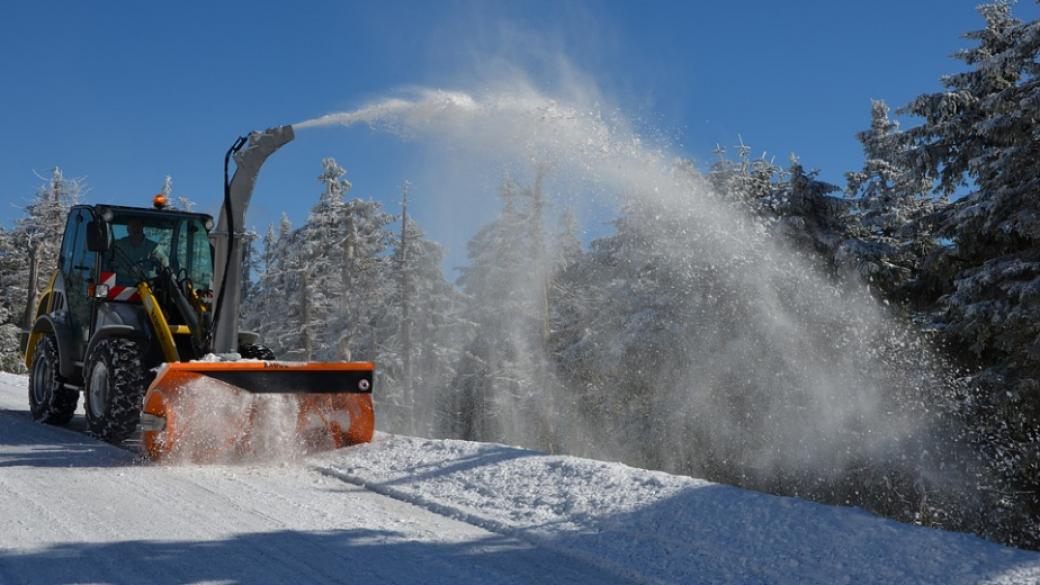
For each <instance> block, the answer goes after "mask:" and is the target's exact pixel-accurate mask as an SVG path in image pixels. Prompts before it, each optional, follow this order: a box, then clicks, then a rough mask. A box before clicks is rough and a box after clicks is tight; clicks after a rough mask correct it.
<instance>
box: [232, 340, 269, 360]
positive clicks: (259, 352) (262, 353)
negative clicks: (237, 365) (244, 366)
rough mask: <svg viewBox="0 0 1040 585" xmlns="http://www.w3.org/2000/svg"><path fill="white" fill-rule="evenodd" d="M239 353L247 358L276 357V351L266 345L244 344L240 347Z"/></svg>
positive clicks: (265, 358)
mask: <svg viewBox="0 0 1040 585" xmlns="http://www.w3.org/2000/svg"><path fill="white" fill-rule="evenodd" d="M238 355H240V356H242V358H243V359H247V360H264V361H271V360H273V359H274V352H273V351H271V348H269V347H267V346H266V345H253V344H250V345H243V346H241V347H239V348H238Z"/></svg>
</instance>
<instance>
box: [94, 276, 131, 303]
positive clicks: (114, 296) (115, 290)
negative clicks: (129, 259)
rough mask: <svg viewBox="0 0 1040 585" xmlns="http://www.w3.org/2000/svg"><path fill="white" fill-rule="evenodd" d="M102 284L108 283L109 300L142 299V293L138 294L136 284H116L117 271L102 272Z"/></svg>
mask: <svg viewBox="0 0 1040 585" xmlns="http://www.w3.org/2000/svg"><path fill="white" fill-rule="evenodd" d="M101 284H106V285H108V297H107V298H108V300H110V301H140V300H141V295H139V294H137V287H136V286H122V285H118V284H116V273H115V272H102V273H101Z"/></svg>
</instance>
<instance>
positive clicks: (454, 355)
mask: <svg viewBox="0 0 1040 585" xmlns="http://www.w3.org/2000/svg"><path fill="white" fill-rule="evenodd" d="M407 194H408V191H407V190H405V193H404V195H405V197H403V198H402V213H401V222H402V225H401V229H400V232H399V233H400V236H398V238H397V239H396V240H395V241H394V252H393V255H392V264H391V265H390V266H392V268H393V271H394V278H393V283H394V284H395V285H396V286H395V287H394V288H393V289H392V290H391V296H389V297H384V298H383V299H382V304H383V308H384V309H385V310H384V311H383V312H382V313H381V314H380V315H379V316H378V318H377V319H376V322H375V325H376V329H377V331H378V337H379V339H380V343H379V346H378V347H377V353H376V357H375V360H376V362H377V363H378V364H379V376H380V384H381V388H383V390H382V392H383V395H384V397H385V398H384V402H383V403H382V404H384V405H385V406H387V407H388V408H387V409H386V412H385V414H384V419H383V420H384V421H386V423H387V424H386V428H388V429H394V430H395V431H397V432H407V433H412V434H420V435H424V436H429V435H431V434H435V433H438V432H440V431H439V427H438V421H437V420H436V419H437V417H440V416H447V415H446V413H445V410H450V408H449V409H445V408H444V404H445V401H446V402H447V403H448V404H450V403H451V400H452V396H451V393H450V391H449V390H448V388H449V387H450V383H451V381H452V379H453V378H454V367H455V364H456V362H457V361H458V358H459V350H458V347H459V344H460V343H461V341H462V338H461V335H460V333H459V328H460V325H459V313H460V311H461V298H460V295H459V294H458V292H457V291H456V289H455V288H454V287H453V286H452V285H451V284H450V283H449V282H447V281H446V280H445V278H444V273H443V270H442V267H441V266H442V263H443V255H444V254H443V250H442V248H441V246H440V245H439V244H437V243H435V242H432V241H430V240H428V239H426V237H425V235H424V234H423V231H422V229H421V228H420V227H419V226H418V225H417V223H416V222H415V220H414V219H413V218H412V217H411V216H410V215H409V214H408V213H407V206H406V202H407Z"/></svg>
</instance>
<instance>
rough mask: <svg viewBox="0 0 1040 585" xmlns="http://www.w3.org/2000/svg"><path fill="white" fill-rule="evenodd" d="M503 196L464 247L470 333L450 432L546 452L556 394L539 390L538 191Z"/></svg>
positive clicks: (509, 190) (510, 188)
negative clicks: (547, 413)
mask: <svg viewBox="0 0 1040 585" xmlns="http://www.w3.org/2000/svg"><path fill="white" fill-rule="evenodd" d="M499 196H500V197H501V198H502V201H503V209H502V211H501V212H500V213H499V215H498V217H496V218H495V220H494V221H492V222H491V223H490V224H488V225H486V226H484V227H483V228H481V229H480V230H479V231H478V232H477V234H476V235H475V236H474V237H473V238H472V239H471V240H470V241H469V243H468V244H467V250H468V255H469V260H470V264H469V265H468V266H466V267H464V268H462V270H461V275H460V277H459V280H458V284H459V285H460V286H461V287H462V290H463V293H464V294H465V297H466V305H467V308H466V310H465V313H464V319H465V320H466V321H468V322H469V323H470V324H471V331H470V333H469V339H470V341H469V343H468V344H467V345H466V348H465V350H464V351H463V356H462V358H461V360H460V361H459V365H458V366H457V370H456V378H455V381H454V383H453V384H452V387H453V388H454V389H455V391H456V392H457V393H458V396H457V402H456V408H455V410H456V412H457V413H458V414H457V417H456V418H457V420H456V425H455V426H454V428H452V429H445V432H446V433H447V434H455V435H457V436H461V437H463V438H467V439H474V440H510V441H514V442H525V443H528V444H530V445H531V446H532V447H542V448H545V444H546V443H547V442H548V441H549V440H550V438H549V437H545V436H544V433H543V432H542V431H543V430H544V425H541V424H540V423H541V422H542V416H541V413H540V408H541V407H542V406H543V405H544V399H545V396H546V395H549V394H551V392H550V391H549V389H547V388H545V387H544V386H541V385H539V382H544V381H543V380H541V379H540V378H539V376H540V373H541V372H545V371H546V370H547V368H546V363H545V359H544V355H545V353H544V351H545V350H544V342H543V339H544V329H545V321H546V319H545V304H544V303H545V301H544V294H545V288H544V280H542V279H541V278H538V277H537V276H538V275H539V274H544V272H543V270H544V268H543V267H541V266H538V265H536V264H535V263H534V259H535V258H538V257H539V254H540V252H538V251H537V250H535V246H536V243H537V242H538V241H539V239H540V238H539V239H535V238H534V237H533V233H532V230H533V229H534V228H533V226H535V225H540V224H541V220H538V221H537V222H535V221H534V218H533V213H535V212H536V211H540V210H541V204H540V202H539V201H538V195H536V192H535V190H533V189H523V188H521V187H520V185H518V184H517V183H516V182H515V181H513V180H512V179H509V178H507V179H506V180H505V181H504V182H503V184H502V187H501V188H500V190H499ZM543 257H544V256H543ZM532 431H533V432H532ZM532 434H534V435H543V436H535V437H532ZM533 443H540V444H533Z"/></svg>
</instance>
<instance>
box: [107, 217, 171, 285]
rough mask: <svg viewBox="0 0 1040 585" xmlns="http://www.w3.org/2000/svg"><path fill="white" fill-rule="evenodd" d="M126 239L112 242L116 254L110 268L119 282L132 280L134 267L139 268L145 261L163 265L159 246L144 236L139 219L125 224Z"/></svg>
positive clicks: (142, 224)
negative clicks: (113, 270)
mask: <svg viewBox="0 0 1040 585" xmlns="http://www.w3.org/2000/svg"><path fill="white" fill-rule="evenodd" d="M126 233H127V235H126V237H125V238H119V239H118V240H116V241H115V242H114V247H115V248H116V252H115V255H114V258H113V262H112V267H113V268H114V269H115V272H116V274H117V275H119V279H120V280H129V279H133V278H134V277H133V276H132V273H133V272H134V267H139V266H141V265H142V264H144V263H145V261H146V260H150V259H151V260H155V261H158V262H159V263H160V264H165V263H166V261H165V260H166V259H165V258H164V257H163V254H162V252H161V251H160V250H159V249H158V247H159V244H158V242H155V241H154V240H150V239H148V238H146V237H145V235H144V223H142V222H141V220H140V219H131V220H130V221H128V222H127V223H126Z"/></svg>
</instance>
